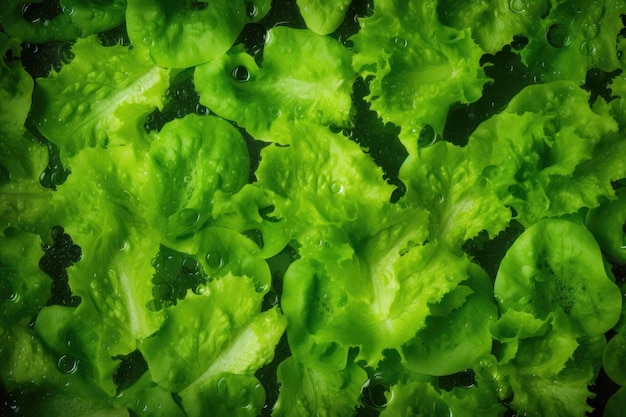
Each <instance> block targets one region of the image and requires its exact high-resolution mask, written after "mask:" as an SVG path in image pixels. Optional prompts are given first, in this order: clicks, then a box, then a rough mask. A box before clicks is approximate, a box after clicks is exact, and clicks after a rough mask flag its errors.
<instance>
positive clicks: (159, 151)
mask: <svg viewBox="0 0 626 417" xmlns="http://www.w3.org/2000/svg"><path fill="white" fill-rule="evenodd" d="M150 160H151V167H150V179H149V181H150V186H149V187H148V188H147V189H146V190H145V191H144V193H145V200H146V201H147V202H148V206H147V207H146V217H149V218H151V220H152V221H153V223H154V225H155V226H156V227H158V228H160V229H162V232H163V236H164V239H165V240H166V241H176V240H177V239H179V238H181V237H184V236H189V235H190V234H192V233H194V232H196V231H198V230H199V229H200V228H201V227H202V226H203V225H204V224H205V223H206V222H207V220H209V218H210V217H211V210H212V205H213V201H214V194H215V193H216V192H217V191H218V190H219V191H221V192H222V193H224V194H225V196H224V197H223V198H227V196H230V195H232V194H234V193H235V192H237V191H239V189H240V188H241V187H243V185H244V184H245V183H246V182H247V180H248V170H249V164H250V162H249V156H248V150H247V148H246V143H245V141H244V139H243V137H242V136H241V133H239V131H238V130H237V129H236V128H234V127H233V126H232V125H230V124H229V123H228V122H226V121H224V120H223V119H219V118H217V117H213V116H207V117H201V116H198V115H195V114H191V115H187V116H186V117H184V118H182V119H175V120H173V121H171V122H169V123H167V124H166V125H165V126H164V127H163V129H162V130H161V131H160V132H159V133H158V134H156V137H155V138H154V140H153V141H152V142H151V144H150Z"/></svg>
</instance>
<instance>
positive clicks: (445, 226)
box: [400, 141, 511, 247]
mask: <svg viewBox="0 0 626 417" xmlns="http://www.w3.org/2000/svg"><path fill="white" fill-rule="evenodd" d="M400 178H401V179H402V181H403V182H404V183H405V184H406V187H407V191H406V194H405V195H404V197H403V198H402V199H401V200H400V203H401V204H409V205H414V206H417V207H423V208H425V209H427V210H428V211H429V239H430V240H432V241H441V242H446V243H447V244H450V245H453V246H458V247H461V246H462V245H463V243H465V242H466V241H467V240H469V239H471V238H473V237H475V236H477V235H478V234H479V233H480V232H481V231H483V230H486V231H487V232H488V233H489V235H490V236H495V235H497V234H498V233H499V232H501V231H502V230H504V229H505V228H506V225H507V224H508V221H509V220H510V218H511V211H510V210H509V209H508V208H507V207H505V206H504V205H503V204H502V203H501V202H500V200H499V199H498V195H497V193H496V192H495V190H494V188H493V187H492V186H491V184H490V183H489V182H488V181H487V179H486V178H485V177H484V176H483V175H482V172H481V168H479V167H476V166H474V165H473V164H472V163H471V159H470V158H469V152H468V149H467V148H461V147H458V146H455V145H452V144H451V143H449V142H443V141H440V142H437V143H435V144H434V145H432V146H429V147H421V148H419V149H418V150H417V153H416V154H413V155H411V154H410V155H409V157H408V158H407V159H406V160H405V161H404V163H403V164H402V167H401V168H400Z"/></svg>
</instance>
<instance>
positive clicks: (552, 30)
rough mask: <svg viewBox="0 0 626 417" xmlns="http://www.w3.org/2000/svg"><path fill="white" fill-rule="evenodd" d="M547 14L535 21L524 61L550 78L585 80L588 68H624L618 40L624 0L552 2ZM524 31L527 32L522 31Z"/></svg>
mask: <svg viewBox="0 0 626 417" xmlns="http://www.w3.org/2000/svg"><path fill="white" fill-rule="evenodd" d="M551 3H552V7H551V8H550V9H549V13H548V14H547V16H546V17H545V18H544V19H542V20H540V21H539V22H538V23H539V24H535V25H533V26H532V27H531V28H530V29H531V30H530V31H529V32H527V36H528V38H529V40H530V41H529V43H528V45H527V46H526V47H525V48H524V49H522V51H520V55H521V57H522V62H524V63H525V64H526V65H527V66H528V67H530V68H531V69H533V70H534V71H536V72H537V73H538V74H541V76H542V77H543V79H544V80H545V81H546V82H547V81H553V80H570V81H572V82H574V83H576V84H578V85H580V84H582V83H584V82H585V76H586V74H587V71H589V70H590V69H592V68H598V69H601V70H603V71H609V72H610V71H613V70H615V69H617V68H620V67H621V65H620V61H619V56H618V53H617V48H616V42H617V38H618V34H619V33H620V30H621V29H622V28H623V23H622V20H621V18H620V16H621V15H623V14H624V13H626V4H625V3H624V2H623V1H622V0H603V1H595V2H594V1H592V2H589V1H586V0H567V1H558V2H556V4H555V2H551ZM522 33H523V32H522Z"/></svg>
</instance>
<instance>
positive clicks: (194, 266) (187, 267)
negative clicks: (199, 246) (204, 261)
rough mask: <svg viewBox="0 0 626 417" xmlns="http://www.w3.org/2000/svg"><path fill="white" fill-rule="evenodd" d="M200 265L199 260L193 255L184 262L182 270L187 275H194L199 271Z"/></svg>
mask: <svg viewBox="0 0 626 417" xmlns="http://www.w3.org/2000/svg"><path fill="white" fill-rule="evenodd" d="M199 268H200V265H199V264H198V261H196V260H195V259H193V258H191V257H186V258H184V259H183V262H182V272H183V274H185V275H189V276H193V275H195V274H197V273H198V271H199Z"/></svg>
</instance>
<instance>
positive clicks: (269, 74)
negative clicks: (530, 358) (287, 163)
mask: <svg viewBox="0 0 626 417" xmlns="http://www.w3.org/2000/svg"><path fill="white" fill-rule="evenodd" d="M285 57H289V59H285ZM350 59H351V56H350V52H349V51H348V50H347V49H345V48H344V47H343V46H342V45H341V44H340V43H339V42H338V41H336V40H334V39H332V38H329V37H325V36H321V35H317V34H315V33H313V32H311V31H308V30H302V29H291V28H288V27H284V26H277V27H274V28H272V29H270V30H268V31H267V35H266V41H265V47H264V50H263V64H262V66H259V65H257V64H256V62H255V61H254V59H253V58H252V56H250V55H248V54H247V53H245V52H243V48H242V47H235V48H233V49H232V50H231V51H230V52H229V53H228V54H225V55H223V56H221V57H219V58H217V59H215V60H213V61H211V62H208V63H206V64H204V65H200V66H198V67H197V68H196V70H195V73H194V80H195V84H196V86H197V88H198V91H199V92H200V102H201V103H202V104H204V105H205V106H207V107H208V108H209V109H211V110H212V111H214V112H215V113H217V114H218V115H220V116H222V117H224V118H226V119H229V120H233V121H235V122H236V123H237V124H238V125H239V126H241V127H243V128H245V129H246V130H247V131H248V132H250V133H251V134H252V136H254V137H255V138H256V139H263V140H267V141H274V138H273V136H272V135H268V130H269V129H270V128H271V126H272V124H274V123H275V121H277V120H287V121H290V120H306V121H308V122H309V123H318V124H321V125H328V124H331V123H332V124H335V125H338V126H347V125H348V124H349V118H350V111H351V106H352V103H351V97H350V94H351V91H352V80H353V78H354V76H353V74H354V73H353V72H352V69H351V67H350Z"/></svg>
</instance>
